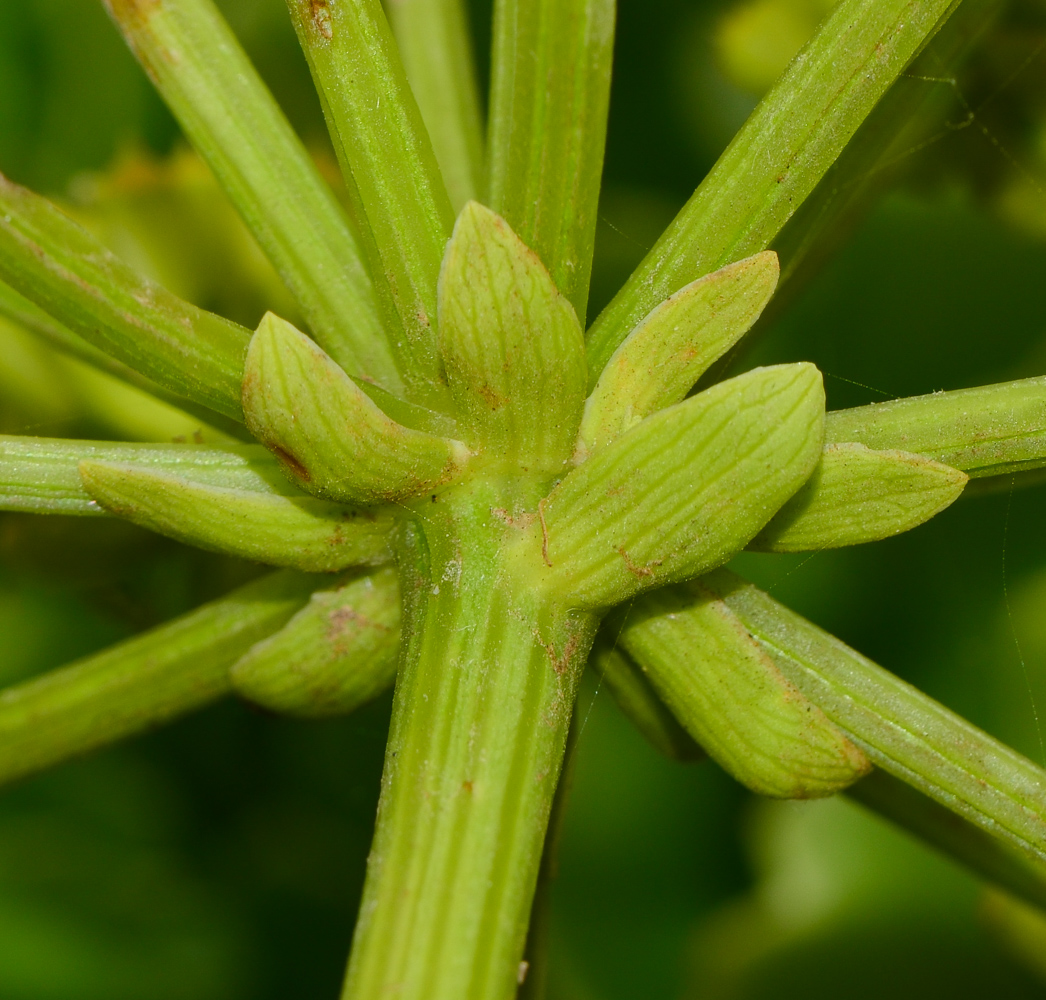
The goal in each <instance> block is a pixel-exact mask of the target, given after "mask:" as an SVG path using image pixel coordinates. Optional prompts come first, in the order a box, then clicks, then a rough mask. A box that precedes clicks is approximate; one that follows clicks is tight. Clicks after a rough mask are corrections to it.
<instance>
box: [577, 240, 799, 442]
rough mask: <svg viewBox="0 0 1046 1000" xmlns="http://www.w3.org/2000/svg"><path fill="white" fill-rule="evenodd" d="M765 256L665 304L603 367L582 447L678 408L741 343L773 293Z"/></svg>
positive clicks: (770, 261) (773, 274)
mask: <svg viewBox="0 0 1046 1000" xmlns="http://www.w3.org/2000/svg"><path fill="white" fill-rule="evenodd" d="M779 273H780V267H779V265H778V263H777V254H775V253H773V252H772V251H766V252H764V253H758V254H756V255H755V256H754V257H749V258H747V259H746V260H742V261H738V262H737V263H736V264H728V265H727V266H726V267H722V268H720V269H719V270H718V271H716V272H714V273H713V274H708V275H705V277H703V278H699V279H698V280H697V281H693V282H691V283H690V284H689V285H687V286H686V287H685V288H683V289H680V290H679V291H678V292H676V294H675V295H672V296H669V298H667V299H665V301H664V302H662V303H661V304H660V305H659V306H657V307H656V308H654V309H653V310H652V311H651V312H650V314H649V315H648V316H647V317H646V319H644V320H643V322H642V323H640V324H639V326H637V327H636V328H635V329H634V330H633V331H632V332H631V333H630V334H629V335H628V338H627V339H626V340H625V342H624V343H623V344H622V345H621V346H620V347H619V348H618V349H617V350H616V351H615V352H614V356H613V357H612V358H611V359H610V360H609V361H608V362H607V366H606V368H604V369H603V371H602V373H601V374H600V376H599V381H598V382H597V383H596V387H595V389H593V390H592V394H591V395H590V396H589V398H588V400H587V402H586V403H585V416H584V420H583V421H582V423H581V434H580V438H581V447H582V449H583V451H584V452H585V453H591V452H593V451H596V450H597V449H599V448H602V447H603V446H605V445H607V444H609V443H610V442H611V441H613V440H614V439H615V438H616V437H618V436H619V435H621V434H623V433H624V432H625V431H627V430H628V429H629V428H630V427H632V426H633V425H634V424H637V423H639V421H641V420H643V419H644V418H645V417H648V416H650V414H652V413H656V412H657V411H658V410H661V409H664V408H665V407H666V406H671V405H672V404H673V403H678V402H679V401H680V400H682V399H684V398H685V397H686V394H687V393H688V392H689V391H690V390H691V389H692V388H693V386H694V385H695V384H696V383H697V380H698V379H699V378H700V377H701V376H702V375H703V374H704V372H705V371H706V370H707V369H708V367H709V365H711V364H712V363H713V362H714V361H716V360H717V359H718V358H720V357H721V356H722V355H723V354H725V353H726V352H727V351H728V350H730V348H731V347H733V346H734V344H736V343H737V341H738V340H740V339H741V337H743V336H744V335H745V334H746V333H747V332H748V330H749V329H750V328H751V326H752V324H753V323H754V322H755V321H756V320H757V319H758V318H759V314H760V313H761V312H762V311H763V309H764V308H765V307H766V304H767V302H769V301H770V297H771V296H772V295H773V294H774V289H775V288H776V287H777V276H778V274H779Z"/></svg>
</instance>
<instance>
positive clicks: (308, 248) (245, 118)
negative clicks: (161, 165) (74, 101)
mask: <svg viewBox="0 0 1046 1000" xmlns="http://www.w3.org/2000/svg"><path fill="white" fill-rule="evenodd" d="M104 2H105V4H106V6H107V7H108V8H109V12H110V14H111V15H112V17H113V19H114V20H115V21H116V23H117V24H118V25H119V27H120V29H121V30H122V31H123V33H124V35H125V37H126V38H127V41H128V43H129V44H130V46H131V48H132V49H133V50H134V52H135V54H136V55H137V56H138V59H139V60H140V61H141V63H142V65H143V66H144V67H145V70H146V72H148V74H149V76H150V77H151V78H152V80H153V82H154V83H155V84H156V86H157V88H158V89H159V91H160V93H161V94H162V95H163V98H164V100H165V101H166V102H167V105H168V106H169V107H170V108H171V110H172V111H173V112H174V114H175V116H176V117H177V119H178V121H179V123H180V124H181V126H182V128H183V129H184V130H185V133H186V135H188V137H189V138H190V139H191V140H192V143H193V145H194V146H195V147H196V149H197V150H198V151H199V152H200V155H201V156H202V157H203V158H204V159H205V160H206V161H207V163H208V165H209V166H210V168H211V169H212V170H213V171H214V174H215V176H216V177H217V178H218V181H219V183H220V184H221V186H222V188H223V189H224V190H225V193H226V194H227V195H228V196H229V198H230V199H231V200H232V202H233V204H234V205H235V206H236V208H237V210H238V211H239V212H240V214H241V215H242V216H243V219H244V221H245V222H246V223H247V226H248V228H249V229H250V230H251V232H252V233H253V234H254V237H255V239H256V240H257V241H258V243H259V245H260V246H261V248H262V249H263V250H264V251H265V253H266V254H267V255H268V257H269V259H270V260H271V261H272V263H273V265H274V266H275V268H276V270H277V271H278V272H279V274H280V276H281V277H282V278H283V280H284V282H285V283H286V285H287V287H288V288H289V289H290V291H291V293H292V294H293V295H294V297H295V299H296V300H297V302H298V304H299V306H300V307H301V310H302V313H303V314H304V316H305V318H306V320H307V322H308V323H309V326H310V328H311V330H312V333H313V335H314V336H315V337H316V339H317V341H319V343H320V344H322V345H323V347H324V349H325V350H326V351H327V352H328V353H329V354H330V355H331V356H332V357H333V358H334V359H335V360H336V361H337V362H338V363H339V364H341V365H342V367H344V368H345V369H346V370H347V371H348V372H349V373H350V374H352V375H357V376H361V377H363V378H370V379H373V380H375V381H376V382H378V383H379V384H380V385H382V386H383V387H384V388H386V389H388V390H389V391H392V392H395V391H398V390H401V388H402V386H401V383H400V380H399V375H398V373H397V370H396V366H395V363H394V358H393V353H392V351H391V349H390V346H389V343H388V341H387V340H386V338H385V335H384V332H383V330H382V326H381V322H380V318H379V314H378V309H377V303H376V300H375V297H374V290H373V286H372V284H371V280H370V277H369V276H368V274H367V270H366V267H365V264H364V258H363V253H362V252H361V250H360V245H359V241H358V238H357V237H356V235H355V234H354V233H353V231H352V229H351V228H350V225H349V222H348V220H347V219H346V217H345V214H344V212H343V211H342V210H341V207H340V206H339V204H338V202H337V200H336V199H335V197H334V195H333V193H332V192H331V190H330V188H329V187H328V186H327V184H326V183H325V182H324V180H323V179H322V178H321V177H320V174H319V171H318V170H317V169H316V166H315V165H314V164H313V162H312V160H311V158H310V157H309V154H308V153H307V152H306V151H305V148H304V146H303V145H302V143H301V140H299V139H298V137H297V136H296V135H295V134H294V130H293V129H292V128H291V126H290V124H289V123H288V121H287V119H286V118H285V117H284V115H283V112H282V111H281V110H280V108H279V106H278V105H277V104H276V102H275V100H273V97H272V95H271V94H270V93H269V91H268V89H267V88H266V87H265V84H264V83H262V81H261V78H260V77H259V76H258V74H257V72H256V71H255V69H254V67H253V66H252V65H251V63H250V60H249V59H248V58H247V56H246V54H245V53H244V51H243V49H242V48H241V47H240V44H239V42H238V41H237V40H236V36H235V35H233V33H232V31H231V30H230V28H229V26H228V25H227V24H226V23H225V21H224V19H223V18H222V16H221V14H219V13H218V10H217V8H216V7H215V6H214V5H213V3H211V2H210V0H164V2H163V3H155V2H142V0H104Z"/></svg>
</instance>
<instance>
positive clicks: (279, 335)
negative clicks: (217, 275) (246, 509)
mask: <svg viewBox="0 0 1046 1000" xmlns="http://www.w3.org/2000/svg"><path fill="white" fill-rule="evenodd" d="M243 411H244V417H245V418H246V421H247V426H248V428H249V429H250V430H251V432H252V433H253V434H254V435H255V436H256V437H257V438H258V440H259V441H261V442H262V443H263V444H264V445H265V446H266V447H267V448H268V449H269V450H270V451H272V453H273V454H274V455H275V456H276V457H277V458H278V459H279V460H280V463H281V464H282V465H283V467H284V469H285V470H286V471H287V473H288V475H289V476H290V477H291V479H292V480H293V481H294V482H295V483H297V484H298V485H299V486H300V487H301V488H302V489H303V490H305V491H306V492H308V493H312V494H314V495H315V496H320V497H327V498H330V499H332V500H341V501H343V502H345V503H362V504H374V503H382V502H388V501H392V500H401V499H403V498H405V497H409V496H413V495H415V494H417V493H425V492H428V491H430V490H433V489H437V488H438V487H440V486H443V485H444V484H445V483H447V482H449V481H450V480H451V479H453V478H454V477H455V476H456V475H457V473H458V472H459V470H460V467H461V466H462V465H463V464H464V463H465V462H466V461H467V459H468V457H469V451H468V449H467V448H466V447H465V446H464V445H463V444H461V442H459V441H453V440H448V439H446V438H441V437H436V436H435V435H433V434H427V433H425V432H424V431H414V430H411V429H410V428H407V427H404V426H403V425H402V424H398V423H396V421H394V420H392V419H391V418H389V417H388V416H386V415H385V413H384V412H383V411H382V410H381V408H380V407H378V406H377V404H375V403H374V402H373V401H372V400H371V399H370V397H369V396H367V395H366V393H364V392H363V390H362V389H360V388H359V387H358V386H357V385H356V383H355V382H353V381H352V379H350V378H349V377H348V375H346V374H345V372H344V371H342V369H341V368H339V367H338V366H337V365H336V364H335V363H334V362H333V361H332V360H331V359H330V358H329V357H328V356H327V355H326V354H324V353H323V351H322V350H321V349H320V348H319V347H317V346H316V344H315V343H313V342H312V341H311V340H309V338H308V337H306V336H305V334H303V333H301V332H299V331H298V330H295V329H294V327H293V326H291V324H290V323H287V322H285V321H284V320H281V319H280V318H279V317H277V316H273V315H272V314H271V313H270V314H269V315H267V316H266V317H265V318H264V319H263V320H262V322H261V325H260V326H259V327H258V332H257V333H255V335H254V337H253V338H252V339H251V345H250V349H249V350H248V351H247V363H246V365H245V366H244V373H243Z"/></svg>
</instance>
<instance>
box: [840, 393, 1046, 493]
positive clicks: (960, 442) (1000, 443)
mask: <svg viewBox="0 0 1046 1000" xmlns="http://www.w3.org/2000/svg"><path fill="white" fill-rule="evenodd" d="M825 440H826V442H829V443H831V442H835V441H839V442H841V441H856V442H858V443H859V444H864V445H867V446H868V447H869V448H880V449H882V448H899V449H902V450H903V451H911V452H915V453H916V454H917V455H925V456H926V457H927V458H933V459H936V460H937V461H938V462H944V463H945V464H946V465H950V466H952V467H953V468H956V469H962V471H963V472H965V473H967V475H969V476H970V477H971V478H979V477H983V476H999V475H1004V474H1006V473H1012V472H1020V471H1024V470H1027V469H1038V468H1042V467H1044V466H1046V376H1040V377H1038V378H1026V379H1021V380H1020V381H1017V382H1002V383H999V384H997V385H982V386H977V387H976V388H974V389H958V390H955V391H953V392H935V393H931V394H930V395H927V396H910V397H908V398H907V399H894V400H891V401H890V402H888V403H873V404H871V405H870V406H857V407H854V408H853V409H850V410H833V411H832V412H831V413H829V414H828V416H827V419H826V421H825Z"/></svg>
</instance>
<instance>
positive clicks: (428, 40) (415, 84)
mask: <svg viewBox="0 0 1046 1000" xmlns="http://www.w3.org/2000/svg"><path fill="white" fill-rule="evenodd" d="M387 10H388V15H389V22H390V24H391V25H392V30H393V31H394V32H395V35H396V43H397V45H398V46H399V52H400V56H401V58H402V59H403V68H404V70H406V73H407V80H408V81H409V83H410V89H411V91H412V92H413V94H414V99H415V100H416V101H417V102H418V110H420V111H421V117H422V119H423V120H424V122H425V128H426V129H427V130H428V133H429V137H430V138H431V139H432V150H433V152H434V153H435V154H436V161H437V162H438V163H439V169H440V173H441V174H442V175H443V180H444V182H445V183H446V185H447V194H448V195H449V197H450V203H451V206H452V207H453V209H454V211H455V212H459V211H461V209H462V207H463V206H464V204H465V202H467V201H470V200H471V199H473V198H476V197H478V196H479V190H480V184H481V182H482V179H483V178H482V174H483V127H482V124H481V122H480V113H479V103H480V102H479V91H478V89H477V86H476V70H475V66H474V60H473V58H472V37H471V35H470V34H469V30H468V23H467V21H468V18H467V14H466V11H465V4H464V2H463V0H393V2H392V3H390V4H388V6H387Z"/></svg>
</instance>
